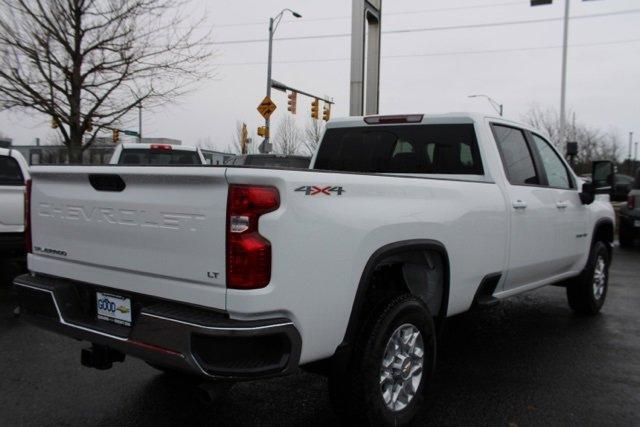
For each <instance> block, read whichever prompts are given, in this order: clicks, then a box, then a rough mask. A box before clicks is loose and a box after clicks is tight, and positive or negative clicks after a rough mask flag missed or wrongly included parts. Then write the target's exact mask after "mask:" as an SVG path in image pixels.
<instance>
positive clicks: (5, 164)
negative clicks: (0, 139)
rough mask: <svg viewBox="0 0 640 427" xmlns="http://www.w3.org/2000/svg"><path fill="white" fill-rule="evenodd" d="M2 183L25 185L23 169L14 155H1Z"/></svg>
mask: <svg viewBox="0 0 640 427" xmlns="http://www.w3.org/2000/svg"><path fill="white" fill-rule="evenodd" d="M0 185H24V177H23V176H22V170H20V165H19V164H18V161H17V160H16V159H14V158H13V157H9V156H0Z"/></svg>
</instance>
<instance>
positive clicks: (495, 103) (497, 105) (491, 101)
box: [469, 95, 504, 117]
mask: <svg viewBox="0 0 640 427" xmlns="http://www.w3.org/2000/svg"><path fill="white" fill-rule="evenodd" d="M469 98H485V99H486V100H487V101H489V104H491V106H492V107H493V109H494V110H496V111H497V112H498V114H500V117H502V116H503V114H504V105H503V104H501V103H499V102H498V101H496V100H495V99H493V98H491V97H490V96H488V95H469Z"/></svg>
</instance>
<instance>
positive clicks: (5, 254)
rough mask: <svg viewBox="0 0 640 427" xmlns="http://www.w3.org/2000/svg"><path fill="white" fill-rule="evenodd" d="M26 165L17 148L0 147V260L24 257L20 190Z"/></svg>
mask: <svg viewBox="0 0 640 427" xmlns="http://www.w3.org/2000/svg"><path fill="white" fill-rule="evenodd" d="M28 179H29V166H28V164H27V162H26V161H25V160H24V157H22V154H20V152H19V151H16V150H12V149H7V148H0V259H5V258H14V257H16V256H22V257H24V254H25V242H24V189H25V181H26V180H28Z"/></svg>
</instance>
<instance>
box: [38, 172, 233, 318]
mask: <svg viewBox="0 0 640 427" xmlns="http://www.w3.org/2000/svg"><path fill="white" fill-rule="evenodd" d="M32 180H33V189H32V196H31V197H32V198H31V206H32V211H31V218H32V227H33V255H30V257H29V268H30V270H32V271H36V272H41V273H45V274H50V275H53V276H58V277H66V278H69V279H74V280H78V281H82V282H88V283H92V284H97V285H102V286H107V287H113V288H118V289H123V290H125V291H130V292H138V293H143V294H148V295H154V296H157V297H161V298H167V299H171V300H178V301H184V302H190V303H194V304H199V305H203V306H207V307H213V308H218V309H224V308H225V295H226V286H225V228H226V204H227V182H226V180H225V169H224V168H210V167H207V168H205V167H183V168H158V167H126V166H125V167H118V166H109V167H82V166H78V167H68V166H65V167H40V168H34V170H33V173H32ZM123 186H124V188H122V187H123Z"/></svg>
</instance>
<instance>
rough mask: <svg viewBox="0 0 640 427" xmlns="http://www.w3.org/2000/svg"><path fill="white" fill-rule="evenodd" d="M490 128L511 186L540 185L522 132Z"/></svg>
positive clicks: (495, 127)
mask: <svg viewBox="0 0 640 427" xmlns="http://www.w3.org/2000/svg"><path fill="white" fill-rule="evenodd" d="M491 127H492V129H493V135H494V137H495V139H496V143H497V144H498V150H499V151H500V155H501V157H502V163H503V164H504V169H505V171H506V172H507V177H508V178H509V182H510V183H511V184H513V185H538V184H540V179H539V178H538V174H537V173H536V168H535V166H534V164H533V156H532V155H531V151H530V150H529V145H528V144H527V140H526V139H525V136H524V132H523V131H522V130H520V129H516V128H512V127H508V126H500V125H492V126H491Z"/></svg>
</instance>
